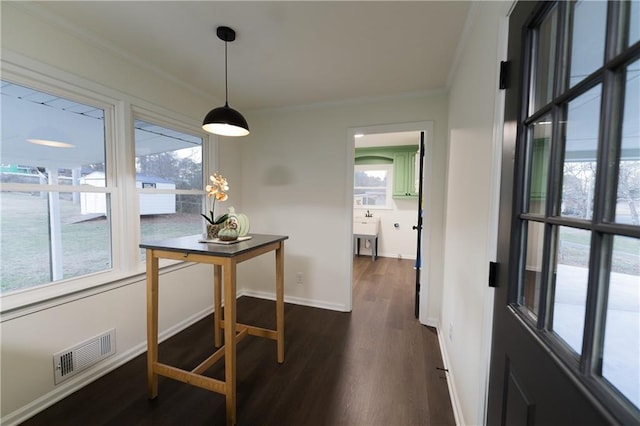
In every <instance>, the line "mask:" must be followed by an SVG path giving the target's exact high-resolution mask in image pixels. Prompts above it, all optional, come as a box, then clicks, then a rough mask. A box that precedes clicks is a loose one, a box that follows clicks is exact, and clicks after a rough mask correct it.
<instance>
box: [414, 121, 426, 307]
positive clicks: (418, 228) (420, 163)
mask: <svg viewBox="0 0 640 426" xmlns="http://www.w3.org/2000/svg"><path fill="white" fill-rule="evenodd" d="M423 177H424V132H420V150H419V151H418V225H416V226H414V227H413V229H415V230H416V231H417V232H416V234H417V237H416V239H417V242H416V245H417V248H416V263H415V270H416V287H415V306H414V314H415V316H416V318H418V316H419V314H420V270H421V269H422V218H423V208H422V196H423V195H422V191H423V185H422V179H423Z"/></svg>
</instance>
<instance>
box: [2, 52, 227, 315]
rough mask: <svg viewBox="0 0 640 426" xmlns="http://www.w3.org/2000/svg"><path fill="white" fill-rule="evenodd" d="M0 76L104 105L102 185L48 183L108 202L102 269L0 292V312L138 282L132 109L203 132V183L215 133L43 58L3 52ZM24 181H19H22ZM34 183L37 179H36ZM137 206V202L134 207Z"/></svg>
mask: <svg viewBox="0 0 640 426" xmlns="http://www.w3.org/2000/svg"><path fill="white" fill-rule="evenodd" d="M0 66H1V67H0V69H1V70H2V79H3V80H6V81H8V82H11V83H15V84H19V85H22V86H25V87H29V88H32V89H34V90H39V91H43V92H46V93H50V94H52V95H55V96H60V97H62V98H66V99H70V100H72V101H77V102H80V103H86V104H89V105H94V106H96V107H98V108H103V109H104V112H105V163H106V167H105V174H106V175H107V176H109V175H110V176H111V179H107V182H108V184H107V186H106V187H104V188H98V187H93V188H85V186H77V187H76V188H73V187H71V186H66V185H65V186H57V187H53V188H52V187H51V186H48V187H47V188H46V190H48V191H52V190H53V191H54V192H92V193H109V194H111V196H110V205H111V217H110V220H111V253H112V254H111V262H112V263H111V268H110V269H108V270H104V271H99V272H95V273H91V274H88V275H82V276H79V277H74V278H68V279H63V280H59V281H55V282H50V283H45V284H41V285H37V286H34V287H30V288H25V289H21V290H17V291H13V292H10V293H7V294H2V295H0V315H1V317H2V318H3V320H4V319H8V318H13V317H16V316H21V315H25V314H28V313H30V312H34V311H38V310H40V309H44V308H46V307H48V306H55V305H57V304H59V303H66V302H68V301H71V300H75V299H79V298H83V297H87V296H88V295H91V294H97V293H100V292H103V291H106V290H107V289H109V288H117V287H120V286H124V285H129V284H133V283H135V282H139V281H140V280H141V279H143V278H144V277H143V276H144V269H145V265H144V263H143V262H140V261H139V247H138V244H139V242H138V241H137V239H138V238H136V239H132V238H130V236H131V235H139V228H138V226H139V224H138V225H136V223H138V222H139V221H138V219H137V218H138V216H135V219H132V218H131V216H130V215H131V206H134V205H135V206H137V197H138V193H137V190H136V188H135V181H136V178H135V176H136V175H135V164H134V158H135V147H134V138H133V134H134V129H133V123H134V120H133V117H134V111H135V113H136V114H140V116H141V117H147V118H150V119H152V120H153V121H154V122H157V123H158V124H160V125H166V126H170V127H171V128H175V129H176V130H180V131H184V132H185V133H189V134H194V135H198V136H200V137H202V140H203V146H202V150H203V153H202V161H203V187H202V188H203V189H202V191H201V193H202V196H203V198H204V180H205V177H206V176H208V175H209V174H210V173H211V170H215V168H216V167H217V162H218V139H217V137H215V136H213V135H210V134H208V133H206V132H204V131H203V130H202V129H201V127H200V122H199V121H197V120H195V119H193V118H192V117H187V116H184V115H181V114H180V113H177V112H175V111H171V110H167V109H165V108H163V107H160V106H158V105H156V104H153V103H150V102H147V101H145V100H142V99H139V98H136V97H134V96H132V95H129V94H126V93H123V92H120V91H118V90H115V89H112V88H108V87H106V86H102V85H101V84H99V83H96V82H94V81H91V80H87V79H85V78H83V77H79V76H76V75H72V74H70V73H68V72H66V71H63V70H59V69H57V68H53V67H51V66H49V65H46V64H44V63H41V62H38V61H36V60H32V59H29V58H26V57H23V56H21V55H18V54H13V53H11V52H7V54H6V55H3V57H2V58H1V59H0ZM17 185H20V184H15V185H14V184H11V185H8V184H3V185H2V188H1V189H2V191H15V190H24V189H31V187H32V186H31V185H30V186H29V188H27V187H25V186H17ZM22 185H24V184H22ZM35 186H38V185H35ZM137 212H138V209H137V207H136V213H137ZM184 265H185V262H180V261H166V262H162V263H161V267H163V268H166V267H170V268H169V270H173V269H176V268H181V267H184Z"/></svg>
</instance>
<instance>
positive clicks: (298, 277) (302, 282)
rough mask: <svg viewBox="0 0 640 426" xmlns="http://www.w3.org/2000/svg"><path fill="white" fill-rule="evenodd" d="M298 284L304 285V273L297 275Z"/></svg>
mask: <svg viewBox="0 0 640 426" xmlns="http://www.w3.org/2000/svg"><path fill="white" fill-rule="evenodd" d="M296 283H297V284H304V276H303V275H302V272H297V273H296Z"/></svg>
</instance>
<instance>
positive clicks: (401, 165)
mask: <svg viewBox="0 0 640 426" xmlns="http://www.w3.org/2000/svg"><path fill="white" fill-rule="evenodd" d="M417 153H418V146H417V145H403V146H385V147H375V148H356V150H355V162H356V164H373V163H388V162H393V193H392V196H393V197H394V198H412V197H417V196H418V188H417V183H418V177H417V176H416V173H417V172H418V169H417V168H416V157H417Z"/></svg>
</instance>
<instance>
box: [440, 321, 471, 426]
mask: <svg viewBox="0 0 640 426" xmlns="http://www.w3.org/2000/svg"><path fill="white" fill-rule="evenodd" d="M437 332H438V333H437V334H438V343H439V344H440V353H441V355H442V361H443V363H444V368H446V369H447V386H448V388H449V397H450V398H451V406H452V407H453V417H454V418H455V421H456V425H459V426H462V425H464V424H465V422H464V416H463V414H462V407H461V406H460V399H459V398H458V393H457V392H456V386H455V380H454V375H453V371H452V370H451V369H450V368H449V366H450V365H451V363H450V362H449V355H447V347H446V346H445V344H444V343H445V342H444V340H443V339H444V338H443V335H442V333H441V330H440V328H438V329H437Z"/></svg>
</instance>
